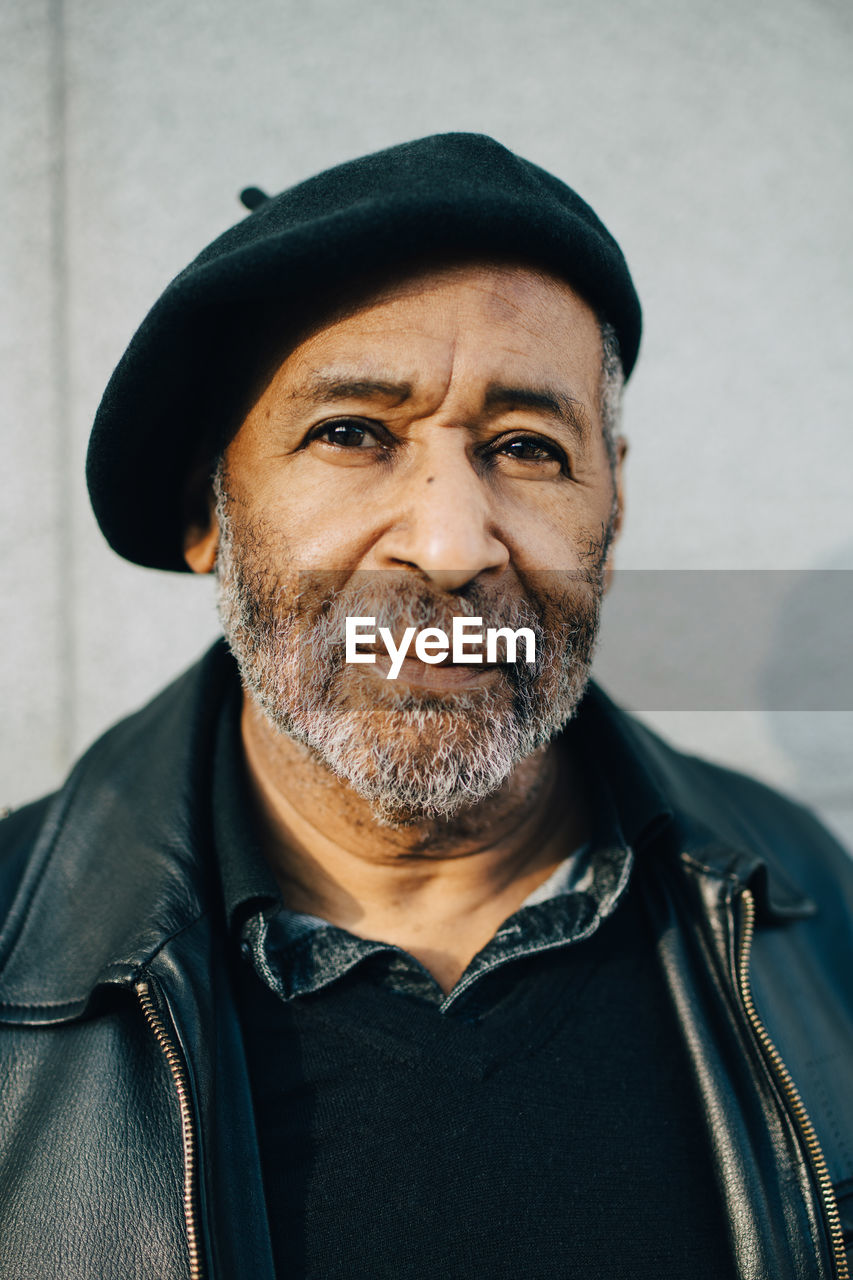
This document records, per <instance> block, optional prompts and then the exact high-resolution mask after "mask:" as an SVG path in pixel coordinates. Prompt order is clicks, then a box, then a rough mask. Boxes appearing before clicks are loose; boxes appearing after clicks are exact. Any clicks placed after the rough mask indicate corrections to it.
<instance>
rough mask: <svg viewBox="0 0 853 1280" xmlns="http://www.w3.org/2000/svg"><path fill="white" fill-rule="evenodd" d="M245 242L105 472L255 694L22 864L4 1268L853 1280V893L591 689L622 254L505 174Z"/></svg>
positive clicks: (14, 880)
mask: <svg viewBox="0 0 853 1280" xmlns="http://www.w3.org/2000/svg"><path fill="white" fill-rule="evenodd" d="M245 199H246V202H247V203H248V204H249V206H250V207H251V208H252V209H253V212H252V213H251V214H250V216H249V217H247V218H246V219H245V220H244V221H243V222H242V223H241V224H240V225H239V226H238V227H236V228H234V229H233V230H232V231H230V232H228V233H226V234H225V235H224V236H223V237H221V238H220V239H219V240H218V241H216V242H215V243H214V244H213V245H212V246H210V247H209V248H208V249H207V250H205V252H204V253H202V255H201V256H200V257H199V258H198V259H197V260H196V261H195V262H194V263H193V264H192V265H191V266H190V267H189V268H187V270H186V271H185V272H184V273H183V274H182V275H181V276H179V277H178V279H177V280H176V281H174V282H173V283H172V284H171V285H170V286H169V288H168V289H167V290H166V292H165V293H164V295H163V297H162V298H161V299H160V301H159V302H158V303H157V305H156V306H155V307H154V309H153V310H152V312H151V314H150V315H149V317H148V318H147V320H146V321H145V322H144V324H143V326H142V327H141V329H140V330H139V332H138V333H137V335H136V336H135V338H134V339H133V341H132V343H131V345H130V347H129V349H128V352H127V353H126V355H125V357H124V358H123V360H122V362H121V364H120V365H119V367H118V369H117V371H116V373H115V375H114V377H113V379H112V381H111V383H110V386H109V388H108V389H107V392H106V394H105V397H104V400H103V403H102V405H101V408H100V410H99V414H98V418H97V421H96V424H95V428H94V431H93V436H92V442H91V446H90V454H89V469H88V474H89V485H90V492H91V495H92V500H93V504H94V507H95V511H96V514H97V516H98V519H99V521H100V523H101V527H102V529H103V531H104V533H105V535H106V536H107V538H108V539H109V541H110V542H111V544H112V546H113V547H114V548H115V549H116V550H117V551H118V552H119V553H120V554H122V555H124V556H126V557H128V558H129V559H131V560H134V561H136V562H138V563H142V564H146V565H150V566H154V567H159V568H163V569H181V568H190V569H192V570H193V571H195V572H197V573H214V574H215V575H216V578H217V582H218V591H219V605H220V616H221V619H222V624H223V629H224V632H225V638H226V640H227V647H226V645H224V644H223V643H222V642H219V643H218V644H217V645H215V646H214V648H213V649H212V650H211V651H210V653H209V654H208V655H207V656H206V657H205V658H204V659H203V660H202V662H201V663H200V664H199V665H198V666H197V667H195V668H194V669H193V670H191V671H190V672H188V673H187V674H186V675H185V676H183V677H182V678H181V679H180V680H179V681H178V682H177V683H176V684H174V685H173V686H172V687H171V688H170V689H168V690H166V691H165V692H164V693H163V694H161V695H160V696H159V697H158V698H157V699H156V700H155V701H154V702H153V703H151V704H150V706H148V707H146V708H145V709H144V710H142V711H141V712H139V713H138V714H137V715H135V716H133V717H131V718H130V719H128V720H126V721H124V722H123V723H122V724H120V725H118V726H117V727H116V728H114V729H113V730H112V731H111V732H110V733H108V734H107V735H106V736H105V737H104V738H103V739H102V740H101V741H100V742H99V743H97V744H96V745H95V746H94V747H93V748H92V749H91V750H90V751H89V752H88V753H87V755H86V756H84V757H83V759H82V760H81V761H80V763H79V764H78V765H77V767H76V768H75V770H74V771H73V773H72V774H71V776H70V778H69V780H68V782H67V783H66V785H65V786H64V787H63V788H62V789H61V790H60V791H59V792H58V793H57V795H55V796H53V797H49V798H47V799H46V800H44V801H41V802H38V803H37V804H35V805H33V806H29V807H27V808H25V809H23V810H21V811H19V812H18V813H16V814H14V815H12V816H11V817H10V818H7V819H6V821H5V822H4V824H3V826H2V828H0V833H2V839H3V855H4V856H3V861H2V867H3V872H4V881H3V884H4V887H5V891H4V895H3V901H4V903H5V906H4V925H3V932H2V935H0V1044H2V1054H3V1064H4V1074H3V1090H2V1107H0V1187H2V1191H0V1259H2V1266H0V1271H2V1274H3V1276H4V1277H22V1278H23V1277H36V1276H38V1277H39V1280H44V1278H45V1277H53V1276H56V1277H59V1276H62V1277H71V1276H87V1277H88V1276H98V1277H117V1278H118V1277H121V1278H122V1280H127V1278H129V1277H152V1280H153V1278H154V1277H156V1278H157V1280H163V1278H165V1277H169V1278H171V1277H184V1276H191V1277H198V1276H206V1277H221V1278H227V1280H238V1278H240V1277H252V1280H272V1277H309V1276H310V1277H318V1278H320V1277H322V1278H323V1280H330V1278H332V1277H348V1278H352V1277H365V1278H367V1277H370V1278H371V1280H372V1278H374V1277H389V1278H390V1277H394V1278H396V1277H439V1276H440V1277H442V1278H444V1277H481V1276H488V1277H507V1280H509V1278H510V1277H512V1278H513V1280H515V1278H517V1277H519V1276H530V1277H534V1278H541V1280H545V1278H546V1277H555V1278H557V1277H559V1278H560V1280H565V1277H570V1276H577V1277H583V1278H584V1280H589V1278H590V1277H602V1278H604V1277H607V1278H608V1280H610V1278H612V1277H615V1276H623V1275H632V1276H648V1277H655V1280H661V1278H662V1277H673V1278H675V1277H678V1278H679V1280H681V1278H682V1277H684V1276H686V1275H691V1274H696V1275H700V1276H712V1277H717V1276H719V1277H729V1276H733V1277H734V1276H737V1277H750V1278H752V1280H758V1278H759V1277H767V1278H770V1277H772V1278H773V1280H783V1278H784V1277H791V1278H792V1280H793V1278H794V1277H797V1278H801V1277H830V1276H837V1277H840V1276H845V1275H846V1274H847V1270H846V1267H847V1264H846V1262H845V1255H844V1248H845V1246H844V1228H843V1222H842V1219H843V1213H844V1204H843V1196H844V1192H845V1191H846V1192H847V1196H848V1207H849V1198H850V1189H851V1185H853V1184H851V1178H853V1148H852V1147H851V1142H853V1133H852V1132H851V1126H850V1123H849V1114H848V1118H847V1119H845V1117H844V1114H843V1113H844V1110H845V1107H846V1108H847V1109H848V1113H849V1104H850V1089H849V1084H850V1075H849V1072H850V1045H851V1038H850V1037H851V1020H850V1011H849V1006H848V1005H847V1004H846V1003H845V992H847V991H848V988H849V976H850V972H851V966H850V948H849V929H848V921H849V914H848V913H847V912H846V910H845V907H844V893H845V890H847V891H849V886H850V879H851V877H850V869H849V865H848V862H847V860H846V855H845V854H844V853H843V851H841V850H839V849H838V847H837V846H836V845H835V844H834V843H833V841H832V840H831V838H830V837H829V836H828V835H827V833H826V832H825V831H823V830H822V829H821V828H820V827H819V826H818V824H817V823H816V822H815V821H814V819H813V818H812V817H811V816H810V815H809V814H808V813H807V812H805V811H804V810H802V809H800V808H799V807H798V806H796V805H794V804H792V803H791V802H789V801H787V800H784V799H782V798H781V797H779V796H777V795H775V794H774V793H772V792H770V791H768V790H767V789H766V788H764V787H762V786H760V785H758V784H757V783H754V782H752V781H750V780H748V779H746V778H744V777H741V776H739V775H736V774H733V773H729V772H727V771H724V770H721V769H719V768H715V767H712V766H710V765H707V764H704V763H701V762H699V761H696V760H694V759H690V758H687V757H684V756H682V755H680V754H679V753H677V752H675V751H673V750H671V749H670V748H668V747H667V746H665V745H664V744H663V743H662V742H661V741H660V740H659V739H657V738H656V737H655V736H654V735H652V734H651V733H650V732H648V731H647V730H645V729H644V728H642V727H641V726H640V725H638V724H637V723H636V722H635V721H633V720H632V719H630V718H629V717H628V716H626V715H625V714H624V713H623V712H622V711H620V710H619V709H618V708H617V707H615V706H614V705H613V704H612V703H611V702H610V701H609V700H608V699H607V697H606V696H605V695H604V694H603V693H602V692H601V691H600V690H598V689H597V688H595V686H594V685H591V684H590V682H589V666H590V660H591V655H592V650H593V646H594V641H595V637H596V632H597V628H598V618H599V606H600V602H601V598H602V594H603V591H604V590H605V589H606V586H607V582H608V577H609V572H610V557H611V550H612V547H613V543H614V539H615V538H616V536H617V534H618V532H619V527H620V523H621V520H622V461H623V455H624V449H625V446H624V442H623V440H622V438H621V436H620V434H619V401H620V393H621V385H622V381H623V378H624V377H626V376H627V375H629V374H630V372H631V369H632V367H633V364H634V361H635V358H636V354H637V348H638V343H639V334H640V312H639V304H638V302H637V299H636V295H635V292H634V288H633V285H632V283H631V279H630V276H629V274H628V270H627V267H626V265H625V262H624V259H623V257H622V254H621V252H620V250H619V248H618V246H617V244H616V242H615V241H614V240H613V239H612V237H611V236H610V235H609V233H608V232H607V231H606V230H605V228H604V227H603V226H602V225H601V223H600V222H599V221H598V219H597V218H596V217H595V215H594V214H593V213H592V211H591V210H590V209H589V208H588V206H586V205H585V204H584V203H583V202H582V201H581V200H580V199H579V197H577V196H576V195H575V194H574V192H572V191H570V190H569V189H568V188H567V187H565V186H564V185H563V184H562V183H561V182H559V181H558V180H557V179H555V178H554V177H552V176H550V175H548V174H546V173H544V172H543V171H542V170H541V169H538V168H536V167H535V166H533V165H531V164H529V163H528V162H526V161H524V160H521V159H519V158H518V157H516V156H513V155H512V154H511V153H509V152H508V151H506V150H505V149H504V148H502V147H501V146H499V145H498V144H497V143H495V142H493V141H492V140H490V139H487V138H483V137H479V136H475V135H465V134H450V135H444V136H438V137H434V138H427V139H423V140H421V141H419V142H415V143H411V144H408V145H406V146H401V147H396V148H392V149H391V150H389V151H386V152H383V153H380V154H378V155H375V156H371V157H366V158H363V159H361V160H358V161H355V162H353V163H351V164H347V165H343V166H341V167H339V168H338V169H335V170H332V171H330V172H328V173H325V174H321V175H320V176H319V177H317V178H314V179H312V180H310V181H309V182H306V183H304V184H302V185H301V186H299V187H297V188H295V189H293V190H292V191H289V192H285V193H284V194H282V195H281V196H277V197H275V198H266V197H264V196H263V195H262V193H260V192H258V191H256V190H250V191H249V192H247V193H245ZM460 619H462V620H466V621H465V625H463V626H462V627H461V629H462V630H463V631H465V630H466V627H467V634H468V635H469V636H471V635H474V634H475V632H476V630H477V628H479V629H481V630H483V631H484V632H485V631H487V630H488V629H492V630H493V631H494V632H496V633H497V634H498V637H499V638H498V642H497V645H496V646H493V647H492V648H491V649H490V650H486V649H485V648H484V647H482V646H481V647H478V645H477V643H476V641H475V642H474V643H470V642H469V643H468V644H467V645H465V646H460V647H459V648H454V649H452V650H451V649H450V648H449V646H447V645H444V646H442V641H441V633H442V632H444V633H446V634H448V635H449V634H450V633H451V632H452V631H453V629H454V627H457V628H459V625H460ZM353 620H360V621H359V622H358V624H357V627H356V626H355V624H354V623H353ZM356 630H358V634H359V635H360V636H361V637H362V643H361V644H360V645H358V646H357V651H354V650H353V648H352V647H348V643H347V635H348V634H349V632H350V631H351V632H352V633H353V634H355V631H356ZM516 633H517V634H518V635H519V636H521V635H522V634H523V635H525V636H526V637H528V638H529V639H530V640H531V642H532V656H531V652H528V651H525V650H524V647H523V646H514V644H513V641H512V637H513V636H514V635H515V634H516ZM380 637H382V639H383V641H384V643H380ZM350 638H352V637H350ZM404 641H405V645H404ZM528 659H531V660H528Z"/></svg>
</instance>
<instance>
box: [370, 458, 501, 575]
mask: <svg viewBox="0 0 853 1280" xmlns="http://www.w3.org/2000/svg"><path fill="white" fill-rule="evenodd" d="M442 434H444V435H445V439H444V440H443V441H442V442H441V443H440V445H439V447H437V448H435V449H433V450H430V451H429V453H428V454H427V455H425V456H424V457H423V458H422V459H421V460H420V461H419V463H418V465H417V466H416V467H415V468H413V470H412V472H411V473H410V474H409V475H408V476H407V477H406V478H405V480H404V481H401V485H402V490H401V493H400V495H399V500H398V503H397V504H395V505H396V506H397V509H398V511H399V516H398V517H397V518H396V519H394V520H393V521H392V522H391V524H390V525H389V527H388V529H387V531H386V533H385V534H384V535H383V537H382V539H381V540H380V545H379V546H377V547H376V548H375V550H376V552H377V553H378V554H379V556H380V558H381V560H382V563H383V567H385V568H395V569H400V568H403V567H410V568H414V569H418V570H420V571H421V573H423V574H425V575H426V576H427V577H428V578H429V579H430V581H431V582H433V583H434V584H435V586H436V587H438V589H439V590H441V591H458V590H459V589H460V588H461V587H464V586H465V585H466V583H468V582H470V581H472V580H473V579H474V578H476V577H477V576H478V575H479V574H481V573H486V572H489V571H491V572H498V571H500V570H502V569H504V568H505V567H506V565H507V564H508V562H509V549H508V547H507V546H506V544H505V543H504V541H503V540H502V538H501V537H500V534H499V532H498V529H497V523H496V513H495V510H494V502H493V500H492V498H491V495H490V493H489V490H488V485H487V482H486V480H485V479H484V477H483V476H482V475H479V474H478V472H477V470H476V468H475V466H474V464H473V463H472V460H471V459H470V458H469V457H468V456H467V453H466V451H465V448H464V446H463V443H462V441H455V442H453V444H451V442H450V441H448V440H447V438H446V436H447V435H448V434H450V433H442Z"/></svg>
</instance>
